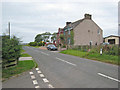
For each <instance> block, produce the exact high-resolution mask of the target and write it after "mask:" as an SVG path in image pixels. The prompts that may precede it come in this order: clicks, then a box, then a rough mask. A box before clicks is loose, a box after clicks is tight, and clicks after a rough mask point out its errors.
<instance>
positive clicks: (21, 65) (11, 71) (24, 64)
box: [2, 60, 36, 79]
mask: <svg viewBox="0 0 120 90" xmlns="http://www.w3.org/2000/svg"><path fill="white" fill-rule="evenodd" d="M35 65H36V64H35V62H34V61H33V60H26V61H19V62H18V65H16V66H13V67H9V68H7V69H3V70H2V78H4V79H5V78H9V77H11V76H14V75H17V74H20V73H22V72H25V71H27V70H30V69H32V68H33V67H35Z"/></svg>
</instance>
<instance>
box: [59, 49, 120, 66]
mask: <svg viewBox="0 0 120 90" xmlns="http://www.w3.org/2000/svg"><path fill="white" fill-rule="evenodd" d="M60 53H63V54H69V55H73V56H78V57H81V58H87V59H92V60H97V61H101V62H106V63H111V64H116V65H119V63H118V56H113V55H105V54H103V55H100V54H99V53H89V52H82V51H79V50H65V51H61V52H60Z"/></svg>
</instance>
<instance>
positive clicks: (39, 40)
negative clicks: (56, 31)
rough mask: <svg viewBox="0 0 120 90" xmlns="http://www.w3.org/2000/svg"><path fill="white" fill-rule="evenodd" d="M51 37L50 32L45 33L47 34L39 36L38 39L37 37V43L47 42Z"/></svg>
mask: <svg viewBox="0 0 120 90" xmlns="http://www.w3.org/2000/svg"><path fill="white" fill-rule="evenodd" d="M50 35H51V33H50V32H45V33H42V34H38V35H37V36H36V37H35V42H37V43H38V42H41V41H46V40H48V39H49V36H50Z"/></svg>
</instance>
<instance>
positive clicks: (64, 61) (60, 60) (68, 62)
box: [56, 57, 77, 66]
mask: <svg viewBox="0 0 120 90" xmlns="http://www.w3.org/2000/svg"><path fill="white" fill-rule="evenodd" d="M56 59H58V60H60V61H63V62H65V63H68V64H70V65H73V66H77V65H76V64H73V63H71V62H68V61H66V60H63V59H60V58H58V57H56Z"/></svg>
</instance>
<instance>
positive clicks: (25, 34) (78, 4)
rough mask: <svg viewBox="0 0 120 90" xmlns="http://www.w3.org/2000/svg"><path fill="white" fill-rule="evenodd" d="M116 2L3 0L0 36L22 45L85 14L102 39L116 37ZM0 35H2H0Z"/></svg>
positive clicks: (94, 0) (106, 0) (90, 0)
mask: <svg viewBox="0 0 120 90" xmlns="http://www.w3.org/2000/svg"><path fill="white" fill-rule="evenodd" d="M118 1H119V0H89V2H88V0H24V1H23V0H12V2H8V0H3V2H2V33H3V32H4V33H7V29H8V26H7V24H8V22H9V21H10V22H11V34H12V35H16V36H17V37H19V38H21V40H22V41H23V42H31V41H34V37H35V36H36V35H37V34H39V33H44V32H51V33H53V32H57V31H58V28H59V27H60V28H63V27H64V26H65V23H66V22H67V21H70V22H74V21H76V20H79V19H82V18H84V14H85V13H89V14H92V19H93V20H94V21H95V22H96V23H97V24H98V25H99V26H100V27H101V28H102V30H103V36H104V37H105V36H109V35H118ZM0 33H1V32H0Z"/></svg>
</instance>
